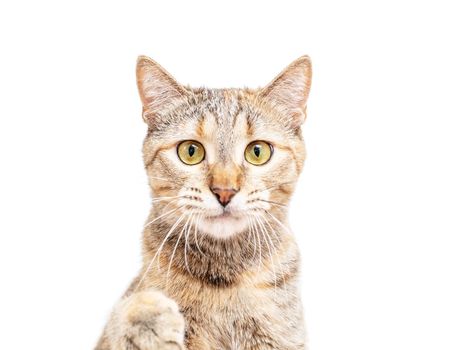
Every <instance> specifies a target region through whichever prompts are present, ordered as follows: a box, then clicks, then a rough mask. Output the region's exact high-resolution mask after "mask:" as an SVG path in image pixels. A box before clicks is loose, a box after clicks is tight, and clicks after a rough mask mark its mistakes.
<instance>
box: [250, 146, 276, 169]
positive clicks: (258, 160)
mask: <svg viewBox="0 0 452 350" xmlns="http://www.w3.org/2000/svg"><path fill="white" fill-rule="evenodd" d="M272 153H273V147H272V145H270V144H269V143H267V142H265V141H254V142H251V143H250V144H249V145H248V146H246V149H245V159H246V161H247V162H248V163H251V164H253V165H262V164H265V163H267V162H268V161H269V160H270V157H271V156H272Z"/></svg>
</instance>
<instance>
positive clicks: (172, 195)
mask: <svg viewBox="0 0 452 350" xmlns="http://www.w3.org/2000/svg"><path fill="white" fill-rule="evenodd" d="M137 81H138V90H139V93H140V97H141V101H142V104H143V119H144V121H145V122H146V123H147V126H148V133H147V136H146V138H145V140H144V144H143V158H144V164H145V168H146V172H147V175H148V178H149V186H150V189H151V194H152V197H153V205H152V210H151V212H150V214H149V217H148V220H147V223H146V224H145V227H144V231H143V242H142V254H143V265H142V269H141V271H140V272H139V274H138V276H137V277H136V279H135V280H134V281H133V282H132V284H131V285H130V287H129V289H128V290H127V292H126V293H125V294H124V296H123V297H122V298H121V299H120V300H119V302H118V303H117V305H116V306H115V307H114V309H113V312H112V314H111V317H110V319H109V321H108V323H107V325H106V327H105V330H104V333H103V335H102V336H101V338H100V340H99V342H98V344H97V347H96V350H155V349H163V350H166V349H168V350H169V349H187V350H206V349H213V350H217V349H218V350H239V349H243V350H264V349H285V350H292V349H293V350H295V349H298V350H299V349H304V348H305V340H304V325H303V316H302V307H301V302H300V297H299V291H298V285H299V280H298V274H299V252H298V248H297V245H296V243H295V240H294V237H293V235H292V234H291V232H290V230H289V229H288V227H287V205H288V203H289V201H290V197H291V195H292V193H293V191H294V188H295V184H296V181H297V178H298V176H299V174H300V172H301V170H302V168H303V163H304V159H305V146H304V142H303V137H302V132H301V126H302V124H303V122H304V120H305V117H306V101H307V98H308V94H309V89H310V84H311V62H310V59H309V57H307V56H303V57H300V58H299V59H297V60H295V61H294V62H293V63H292V64H290V65H289V66H288V67H287V68H286V69H285V70H284V71H282V72H281V73H280V74H279V75H278V76H277V77H276V78H275V79H274V80H273V81H272V82H271V83H270V84H268V85H267V86H266V87H264V88H259V89H207V88H191V87H187V86H182V85H180V84H178V83H177V82H176V81H175V80H174V78H173V77H172V76H171V75H170V74H168V73H167V72H166V71H165V70H164V69H163V68H162V67H161V66H159V65H158V64H157V63H156V62H155V61H153V60H151V59H150V58H148V57H144V56H142V57H139V58H138V62H137Z"/></svg>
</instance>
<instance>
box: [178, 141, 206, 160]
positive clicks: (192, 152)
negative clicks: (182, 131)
mask: <svg viewBox="0 0 452 350" xmlns="http://www.w3.org/2000/svg"><path fill="white" fill-rule="evenodd" d="M177 155H178V156H179V159H180V160H181V161H182V162H183V163H185V164H187V165H195V164H198V163H201V162H202V161H203V160H204V155H205V152H204V147H203V146H202V145H201V144H200V143H199V142H196V141H191V140H189V141H183V142H181V143H179V145H178V146H177Z"/></svg>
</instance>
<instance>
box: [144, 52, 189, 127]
mask: <svg viewBox="0 0 452 350" xmlns="http://www.w3.org/2000/svg"><path fill="white" fill-rule="evenodd" d="M137 85H138V91H139V93H140V98H141V102H142V103H143V119H144V121H145V122H146V123H148V124H149V125H152V124H153V123H154V122H155V120H154V119H155V117H156V116H157V115H158V114H161V113H163V112H164V111H165V109H167V108H170V107H171V106H172V105H174V104H176V103H178V101H180V99H182V98H184V96H185V95H186V94H187V91H186V90H185V88H184V87H183V86H182V85H179V84H178V83H177V81H176V80H175V79H174V78H173V77H172V76H171V75H170V74H169V73H168V72H167V71H166V70H165V69H164V68H163V67H162V66H160V65H159V64H158V63H157V62H155V61H154V60H152V59H150V58H149V57H146V56H139V57H138V60H137Z"/></svg>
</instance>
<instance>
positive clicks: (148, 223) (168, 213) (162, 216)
mask: <svg viewBox="0 0 452 350" xmlns="http://www.w3.org/2000/svg"><path fill="white" fill-rule="evenodd" d="M168 204H169V203H168ZM180 208H182V206H180V207H177V208H175V209H171V210H170V211H167V212H165V213H163V214H162V215H160V216H158V217H156V218H155V219H152V220H151V221H149V222H147V223H146V225H144V228H146V227H148V226H149V225H151V224H152V223H154V222H156V221H157V220H160V219H162V218H164V217H165V216H168V215H170V214H172V213H174V212H175V211H176V210H178V209H180Z"/></svg>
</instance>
